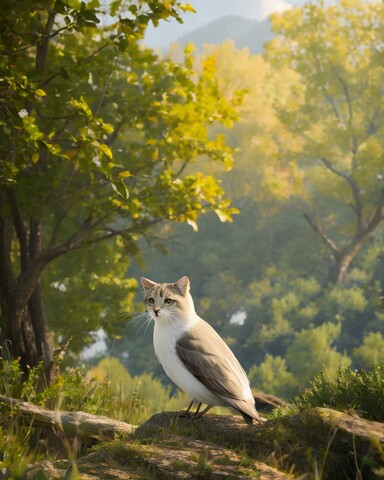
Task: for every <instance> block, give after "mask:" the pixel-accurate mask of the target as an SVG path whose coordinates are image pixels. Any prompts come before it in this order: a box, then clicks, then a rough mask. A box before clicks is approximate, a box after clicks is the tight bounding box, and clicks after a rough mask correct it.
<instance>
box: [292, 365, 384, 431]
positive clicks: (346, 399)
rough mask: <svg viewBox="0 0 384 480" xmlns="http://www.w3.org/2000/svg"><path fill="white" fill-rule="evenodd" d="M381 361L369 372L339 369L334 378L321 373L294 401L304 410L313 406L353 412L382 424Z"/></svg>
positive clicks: (383, 376) (383, 374)
mask: <svg viewBox="0 0 384 480" xmlns="http://www.w3.org/2000/svg"><path fill="white" fill-rule="evenodd" d="M383 387H384V362H383V361H380V362H377V363H375V364H373V368H372V370H361V371H358V370H352V369H351V368H349V367H345V366H342V367H340V368H339V370H338V372H337V375H335V376H330V375H328V374H326V372H325V371H322V372H321V373H320V374H319V375H317V376H316V377H315V378H314V379H313V380H312V381H311V386H310V387H309V388H308V389H306V390H304V391H303V392H302V393H301V394H300V395H298V396H297V397H296V398H295V400H294V402H295V404H296V406H297V407H298V408H299V409H301V410H305V409H308V408H312V407H331V408H336V409H339V410H351V409H352V410H355V411H356V412H357V413H358V414H359V415H361V416H363V417H365V418H368V419H370V420H377V421H379V422H382V421H383V420H384V416H383V408H382V407H383V405H384V388H383Z"/></svg>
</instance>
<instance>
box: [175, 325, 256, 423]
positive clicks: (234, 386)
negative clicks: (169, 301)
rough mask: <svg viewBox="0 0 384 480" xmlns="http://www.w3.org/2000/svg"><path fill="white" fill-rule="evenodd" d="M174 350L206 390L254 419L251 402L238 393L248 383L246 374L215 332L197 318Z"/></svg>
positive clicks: (254, 413)
mask: <svg viewBox="0 0 384 480" xmlns="http://www.w3.org/2000/svg"><path fill="white" fill-rule="evenodd" d="M176 352H177V354H178V355H179V357H180V359H181V360H182V362H183V363H184V365H185V366H186V368H187V369H188V370H189V371H190V372H191V373H192V375H194V376H195V377H196V378H197V379H198V380H199V381H200V382H201V383H202V384H203V385H204V386H205V387H206V388H208V390H210V391H211V392H213V393H214V394H215V395H216V396H217V397H219V398H221V399H222V400H224V401H225V402H226V403H228V405H229V406H231V407H232V408H235V409H236V410H238V411H239V412H240V413H242V414H245V416H249V417H252V418H255V419H258V418H259V416H258V413H257V411H256V408H255V404H254V402H251V401H250V400H248V399H244V398H243V397H242V395H243V391H244V390H245V389H246V388H248V387H249V381H248V378H247V375H246V373H245V371H244V369H243V368H242V366H241V365H240V363H239V361H238V360H237V358H236V357H235V356H234V354H233V353H232V351H231V349H230V348H229V347H228V345H227V344H226V343H225V342H224V341H223V340H222V338H221V337H220V336H219V335H218V333H217V332H216V331H215V330H214V329H213V328H212V327H211V326H210V325H209V324H208V323H206V322H205V321H204V320H201V319H200V321H199V323H198V324H197V325H195V326H194V327H193V328H192V329H191V330H189V331H188V332H187V333H185V334H184V335H183V336H182V338H180V340H179V341H178V342H177V343H176Z"/></svg>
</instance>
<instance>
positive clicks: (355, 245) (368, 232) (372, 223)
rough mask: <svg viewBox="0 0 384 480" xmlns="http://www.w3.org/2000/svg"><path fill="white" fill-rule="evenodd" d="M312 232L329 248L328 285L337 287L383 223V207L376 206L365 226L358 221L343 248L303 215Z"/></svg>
mask: <svg viewBox="0 0 384 480" xmlns="http://www.w3.org/2000/svg"><path fill="white" fill-rule="evenodd" d="M304 216H305V219H306V220H307V222H308V223H309V224H310V225H311V227H312V228H313V230H314V231H315V232H316V233H317V234H319V235H320V237H321V238H322V240H323V241H324V243H325V244H326V245H327V247H328V248H329V250H330V252H331V254H332V257H333V263H332V265H331V267H330V269H329V275H328V279H327V280H328V283H331V284H332V285H337V284H340V283H343V282H344V281H345V280H346V277H347V274H348V270H349V268H350V265H351V263H352V261H353V259H354V258H355V257H356V255H357V254H358V253H359V252H360V250H361V249H362V248H363V246H364V245H365V243H366V242H367V240H368V239H369V238H370V237H371V236H372V235H373V234H374V233H375V232H376V230H377V229H378V228H379V227H380V225H381V223H382V222H383V221H384V207H382V206H380V205H379V206H377V207H376V208H375V210H374V212H373V214H372V216H371V218H370V220H369V221H368V222H367V224H365V225H364V224H363V222H362V220H361V219H360V221H359V223H358V227H357V233H356V235H355V237H354V238H353V239H352V240H351V241H350V243H349V244H347V245H346V246H345V247H344V248H341V249H340V248H338V247H337V245H336V244H335V242H334V241H333V240H332V239H331V238H330V237H329V236H328V235H327V234H326V233H325V232H324V230H323V229H322V228H321V226H320V225H318V224H317V223H315V222H313V221H312V220H311V218H310V217H309V216H308V215H304Z"/></svg>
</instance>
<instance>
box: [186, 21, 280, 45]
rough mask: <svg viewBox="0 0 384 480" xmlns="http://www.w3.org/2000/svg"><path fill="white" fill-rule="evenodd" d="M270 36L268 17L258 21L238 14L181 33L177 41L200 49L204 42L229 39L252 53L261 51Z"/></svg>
mask: <svg viewBox="0 0 384 480" xmlns="http://www.w3.org/2000/svg"><path fill="white" fill-rule="evenodd" d="M272 38H273V33H272V30H271V23H270V21H269V20H268V19H265V20H263V21H261V22H260V21H258V20H250V19H248V18H243V17H238V16H227V17H222V18H219V19H218V20H214V21H213V22H210V23H207V24H206V25H204V26H203V27H200V28H197V29H196V30H193V31H192V32H189V33H187V34H185V35H183V36H182V37H180V38H179V39H178V40H177V43H179V44H180V45H182V46H185V45H187V43H189V42H193V43H194V44H195V45H196V48H197V49H198V50H201V49H202V47H203V45H204V44H205V43H209V44H213V45H216V44H221V43H223V42H225V41H226V40H229V39H231V40H233V41H234V43H235V45H236V47H237V48H244V47H247V48H248V49H249V50H250V52H252V53H261V52H262V50H263V45H264V43H265V42H268V41H269V40H271V39H272Z"/></svg>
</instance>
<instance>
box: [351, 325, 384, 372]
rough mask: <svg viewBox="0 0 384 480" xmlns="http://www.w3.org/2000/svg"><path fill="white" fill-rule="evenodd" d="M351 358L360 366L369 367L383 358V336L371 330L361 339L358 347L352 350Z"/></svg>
mask: <svg viewBox="0 0 384 480" xmlns="http://www.w3.org/2000/svg"><path fill="white" fill-rule="evenodd" d="M353 358H354V359H356V361H357V363H358V365H359V366H360V367H361V368H364V369H369V368H370V366H371V365H372V364H374V363H375V362H379V361H380V359H382V358H384V337H383V335H382V334H381V333H380V332H371V333H369V334H368V335H366V336H365V337H364V339H363V343H362V344H361V345H360V347H357V348H355V349H354V350H353Z"/></svg>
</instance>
